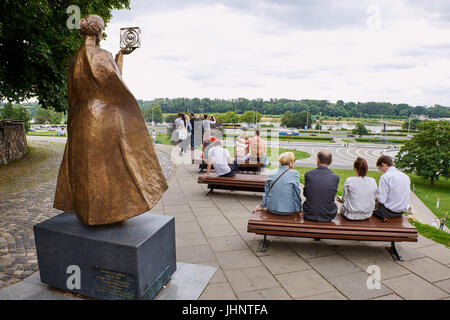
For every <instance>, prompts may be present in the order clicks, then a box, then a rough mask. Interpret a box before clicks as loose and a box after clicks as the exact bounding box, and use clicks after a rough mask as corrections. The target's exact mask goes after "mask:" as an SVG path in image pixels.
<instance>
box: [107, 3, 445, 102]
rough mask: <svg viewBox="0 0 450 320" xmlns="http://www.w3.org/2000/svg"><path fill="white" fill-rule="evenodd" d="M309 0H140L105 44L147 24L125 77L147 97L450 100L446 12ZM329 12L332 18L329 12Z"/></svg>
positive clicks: (119, 17) (113, 25)
mask: <svg viewBox="0 0 450 320" xmlns="http://www.w3.org/2000/svg"><path fill="white" fill-rule="evenodd" d="M299 2H300V1H292V0H283V1H280V2H277V3H278V4H277V3H276V2H271V1H257V0H253V1H241V2H233V1H208V0H205V1H200V0H199V1H195V2H194V4H193V5H186V2H184V3H185V5H183V6H180V5H179V2H177V1H170V2H168V3H166V5H162V4H161V3H160V4H161V5H160V6H158V5H155V4H153V5H152V6H150V5H147V2H146V1H133V2H132V5H131V7H132V9H131V10H126V11H120V12H114V16H113V19H112V20H111V22H110V24H109V25H108V28H107V30H106V33H107V35H108V39H107V40H106V41H105V42H103V43H102V47H103V48H105V49H107V50H109V51H111V52H113V53H114V54H115V53H116V52H117V50H118V48H119V29H120V28H121V27H126V26H140V27H141V30H142V33H141V37H142V47H141V48H139V49H137V50H136V51H134V52H133V53H132V54H131V55H129V56H126V57H125V62H124V79H125V82H126V83H127V85H128V87H129V88H130V89H131V91H132V92H133V93H134V95H135V96H136V98H139V99H152V98H156V97H171V98H172V97H183V96H184V97H191V98H192V97H200V98H201V97H209V98H237V97H246V98H266V99H268V98H296V99H303V98H311V99H328V100H331V101H335V100H337V99H343V100H345V101H390V102H393V103H401V102H405V103H410V104H413V105H419V104H425V105H433V104H444V105H450V90H449V89H450V85H449V78H450V58H449V57H450V56H449V55H448V53H449V52H448V51H449V50H450V26H447V27H445V24H443V23H442V19H443V18H442V17H445V15H446V13H445V12H442V14H440V15H439V14H438V13H436V10H435V8H434V7H432V8H433V10H432V11H430V10H431V9H430V10H429V11H427V10H425V9H426V8H425V9H424V7H423V6H420V7H418V6H417V5H416V4H414V3H413V4H414V5H411V3H412V2H414V1H412V2H411V1H397V2H392V1H373V2H371V1H357V0H355V1H350V0H346V1H343V2H341V3H342V4H343V5H342V6H340V7H339V6H337V5H335V4H333V5H330V6H329V7H327V5H326V2H320V3H321V5H320V6H319V5H317V2H316V1H314V2H311V1H304V2H300V3H301V4H298V3H299ZM134 3H135V6H134V5H133V4H134ZM156 3H157V1H156ZM239 3H241V5H240V4H239ZM274 3H275V4H274ZM333 3H336V2H333ZM352 3H353V4H355V5H354V6H351V4H352ZM373 4H375V5H378V6H379V8H380V28H379V29H375V30H371V29H369V28H368V27H367V25H366V21H367V19H368V18H369V16H370V15H368V13H367V12H366V9H367V7H368V6H369V5H373ZM135 8H136V9H135ZM287 9H290V11H289V12H288V11H286V10H287ZM333 10H334V11H333ZM339 10H341V11H339ZM305 13H307V14H308V16H307V17H305V16H304V14H305ZM283 14H285V15H286V19H285V20H283ZM436 17H438V18H439V19H440V20H439V21H440V23H438V24H437V23H436V19H437V18H436ZM326 18H329V20H330V21H323V20H320V19H326ZM296 19H297V20H298V21H297V22H296ZM343 19H344V20H343ZM331 20H333V21H331Z"/></svg>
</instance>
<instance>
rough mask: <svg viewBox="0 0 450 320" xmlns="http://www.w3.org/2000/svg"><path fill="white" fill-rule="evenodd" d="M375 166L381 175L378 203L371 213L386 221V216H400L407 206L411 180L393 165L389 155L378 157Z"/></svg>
mask: <svg viewBox="0 0 450 320" xmlns="http://www.w3.org/2000/svg"><path fill="white" fill-rule="evenodd" d="M377 167H378V169H379V170H380V171H381V173H383V175H382V176H381V178H380V181H379V187H378V196H377V201H378V204H377V208H376V209H375V211H374V212H373V215H374V216H376V217H377V218H380V219H381V220H382V221H383V222H386V221H387V219H388V218H396V217H401V215H402V213H403V211H406V209H407V208H408V203H409V196H410V192H411V191H410V183H411V181H410V179H409V177H408V176H407V175H406V174H404V173H403V172H401V171H399V170H397V169H396V168H395V167H394V164H393V161H392V158H391V157H390V156H387V155H382V156H381V157H379V158H378V160H377Z"/></svg>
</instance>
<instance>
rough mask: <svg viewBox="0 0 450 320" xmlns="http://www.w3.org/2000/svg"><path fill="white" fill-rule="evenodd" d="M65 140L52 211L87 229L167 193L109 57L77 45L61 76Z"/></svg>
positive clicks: (138, 210)
mask: <svg viewBox="0 0 450 320" xmlns="http://www.w3.org/2000/svg"><path fill="white" fill-rule="evenodd" d="M67 96H68V100H69V109H68V121H67V131H68V138H67V144H66V148H65V151H64V157H63V160H62V163H61V167H60V169H59V175H58V182H57V186H56V193H55V200H54V208H56V209H60V210H63V211H66V212H72V213H76V214H77V216H78V218H79V219H80V220H81V221H82V222H84V223H86V224H89V225H102V224H109V223H114V222H119V221H124V220H127V219H128V218H131V217H133V216H136V215H139V214H141V213H144V212H146V211H148V210H150V209H151V208H152V207H153V206H154V205H155V204H156V203H157V202H158V201H159V200H160V198H161V196H162V194H163V193H164V191H166V190H167V182H166V179H165V177H164V175H163V173H162V170H161V167H160V164H159V162H158V158H157V156H156V153H155V150H154V147H153V144H152V142H151V138H150V134H149V132H148V130H147V127H146V125H145V122H144V119H143V117H142V113H141V111H140V109H139V106H138V104H137V102H136V99H135V98H134V96H133V94H132V93H131V92H130V91H129V90H128V88H127V86H126V85H125V83H124V82H123V80H122V76H121V73H120V71H119V69H118V67H117V65H116V63H115V61H114V59H113V57H112V55H111V53H109V52H108V51H106V50H103V49H100V48H98V47H95V46H89V45H88V46H83V47H81V48H80V49H79V50H78V51H77V52H76V53H75V55H74V56H73V58H72V60H71V62H70V66H69V72H68V78H67Z"/></svg>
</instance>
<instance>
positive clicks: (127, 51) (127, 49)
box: [119, 47, 136, 54]
mask: <svg viewBox="0 0 450 320" xmlns="http://www.w3.org/2000/svg"><path fill="white" fill-rule="evenodd" d="M134 50H136V48H131V47H125V48H122V49H120V51H119V53H121V54H130V53H132V52H133V51H134Z"/></svg>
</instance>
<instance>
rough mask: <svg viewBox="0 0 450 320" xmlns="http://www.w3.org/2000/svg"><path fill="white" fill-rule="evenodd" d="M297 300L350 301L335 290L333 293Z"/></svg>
mask: <svg viewBox="0 0 450 320" xmlns="http://www.w3.org/2000/svg"><path fill="white" fill-rule="evenodd" d="M296 300H348V299H347V298H346V297H345V296H343V295H342V294H341V293H339V292H338V291H337V290H334V291H332V292H327V293H322V294H318V295H313V296H307V297H302V298H297V299H296Z"/></svg>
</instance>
